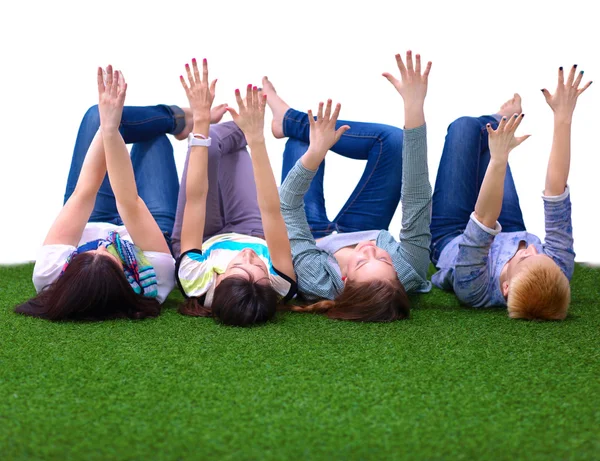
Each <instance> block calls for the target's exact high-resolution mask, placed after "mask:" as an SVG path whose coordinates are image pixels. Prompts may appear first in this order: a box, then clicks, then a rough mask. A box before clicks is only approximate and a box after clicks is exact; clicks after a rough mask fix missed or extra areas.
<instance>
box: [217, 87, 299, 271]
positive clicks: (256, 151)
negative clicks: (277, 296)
mask: <svg viewBox="0 0 600 461" xmlns="http://www.w3.org/2000/svg"><path fill="white" fill-rule="evenodd" d="M235 98H236V101H237V104H238V108H239V113H238V112H236V111H235V110H234V109H233V108H231V107H230V108H228V109H227V110H228V111H229V113H230V114H231V117H232V118H233V121H234V122H235V123H236V125H238V126H239V127H240V129H241V130H242V131H243V132H244V136H245V137H246V141H247V142H248V147H250V152H251V157H252V169H253V172H254V182H255V183H256V195H257V199H258V207H259V210H260V217H261V220H262V225H263V231H264V233H265V240H266V242H267V247H268V248H269V254H270V256H271V261H272V262H273V266H275V267H276V268H277V269H278V270H279V271H281V272H282V273H284V274H285V275H287V276H288V277H290V278H291V279H293V280H296V275H295V272H294V266H293V264H292V251H291V248H290V241H289V238H288V235H287V229H286V227H285V221H284V220H283V216H282V215H281V210H280V208H279V193H278V191H277V183H276V182H275V176H274V175H273V169H272V168H271V163H270V162H269V156H268V154H267V147H266V144H265V136H264V121H265V105H266V99H267V96H266V95H259V92H258V88H257V87H252V85H248V87H247V89H246V100H245V101H244V100H242V97H241V95H240V91H239V90H236V91H235Z"/></svg>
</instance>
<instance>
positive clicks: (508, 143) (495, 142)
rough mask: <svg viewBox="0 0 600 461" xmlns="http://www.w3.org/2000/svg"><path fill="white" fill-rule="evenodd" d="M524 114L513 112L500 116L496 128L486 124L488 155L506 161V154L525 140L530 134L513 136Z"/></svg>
mask: <svg viewBox="0 0 600 461" xmlns="http://www.w3.org/2000/svg"><path fill="white" fill-rule="evenodd" d="M524 116H525V114H514V115H511V116H510V117H502V120H501V121H500V123H499V125H498V128H496V129H495V130H494V129H492V126H491V125H490V124H489V123H488V124H487V125H486V128H487V132H488V135H489V146H490V156H491V158H492V159H493V160H499V161H502V162H508V154H509V153H510V151H511V150H513V149H514V148H515V147H517V146H518V145H520V144H521V143H522V142H523V141H525V140H526V139H527V138H528V137H529V136H530V135H525V136H521V137H518V138H517V137H515V131H516V130H517V128H518V127H519V125H520V124H521V121H522V120H523V117H524Z"/></svg>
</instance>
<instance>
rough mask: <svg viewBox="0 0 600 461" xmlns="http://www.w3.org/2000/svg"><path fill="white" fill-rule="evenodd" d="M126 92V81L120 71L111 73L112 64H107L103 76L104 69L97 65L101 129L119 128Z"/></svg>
mask: <svg viewBox="0 0 600 461" xmlns="http://www.w3.org/2000/svg"><path fill="white" fill-rule="evenodd" d="M105 79H106V81H105ZM126 92H127V83H125V79H124V78H123V74H122V73H121V72H119V71H118V70H116V71H114V73H113V68H112V66H111V65H108V67H107V68H106V76H104V71H103V70H102V68H101V67H98V112H99V113H100V127H101V128H102V130H118V129H119V125H120V123H121V116H122V115H123V104H125V94H126Z"/></svg>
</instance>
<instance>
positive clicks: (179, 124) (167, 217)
mask: <svg viewBox="0 0 600 461" xmlns="http://www.w3.org/2000/svg"><path fill="white" fill-rule="evenodd" d="M174 111H175V112H174ZM182 114H183V112H181V109H179V108H173V107H169V106H164V105H158V106H148V107H129V106H128V107H125V108H124V109H123V116H122V119H121V126H120V128H119V131H120V132H121V135H122V136H123V139H124V140H125V142H126V143H127V144H133V147H132V148H131V163H132V165H133V171H134V173H135V181H136V185H137V189H138V194H139V196H140V197H141V198H142V199H143V200H144V202H145V203H146V206H147V207H148V209H149V210H150V213H151V214H152V216H153V217H154V219H155V221H156V223H157V224H158V227H160V229H161V231H162V232H163V234H164V235H165V239H166V240H167V242H168V243H169V244H170V236H171V231H172V229H173V224H174V222H175V210H176V208H177V194H178V193H179V176H178V174H177V167H176V166H175V159H174V157H173V146H172V145H171V142H170V141H169V139H168V138H167V136H166V133H171V134H177V133H178V132H180V131H181V130H182V129H183V127H184V126H185V121H184V119H183V118H182ZM99 127H100V115H99V113H98V106H92V107H90V109H88V111H87V112H86V114H85V115H84V117H83V120H82V121H81V125H80V127H79V133H78V134H77V140H76V142H75V149H74V150H73V158H72V160H71V169H70V171H69V176H68V179H67V188H66V191H65V199H64V202H65V203H66V201H67V200H68V199H69V197H70V196H71V194H72V193H73V191H74V190H75V186H76V184H77V180H78V179H79V174H80V172H81V167H82V165H83V161H84V159H85V156H86V154H87V151H88V149H89V147H90V144H91V143H92V140H93V139H94V136H95V134H96V132H97V131H98V128H99ZM89 222H108V223H112V224H116V225H122V224H123V221H122V220H121V217H120V216H119V212H118V211H117V203H116V201H115V196H114V194H113V191H112V188H111V187H110V182H109V180H108V175H106V176H105V177H104V181H103V182H102V185H101V186H100V190H99V191H98V195H97V196H96V203H95V205H94V210H93V211H92V214H91V216H90V219H89Z"/></svg>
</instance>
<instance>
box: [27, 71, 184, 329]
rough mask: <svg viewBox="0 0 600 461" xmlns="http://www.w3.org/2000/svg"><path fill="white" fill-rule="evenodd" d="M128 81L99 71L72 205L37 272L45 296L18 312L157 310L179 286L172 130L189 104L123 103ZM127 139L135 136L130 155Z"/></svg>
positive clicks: (71, 183) (77, 152)
mask: <svg viewBox="0 0 600 461" xmlns="http://www.w3.org/2000/svg"><path fill="white" fill-rule="evenodd" d="M126 89H127V85H126V84H125V81H124V79H123V76H122V74H121V73H120V72H118V71H115V72H114V73H113V71H112V68H111V66H108V68H107V72H106V81H104V79H103V70H102V69H98V93H99V103H98V106H94V107H92V108H91V109H89V110H88V112H87V113H86V114H85V117H84V118H83V121H82V123H81V127H80V129H79V133H78V135H77V141H76V143H75V149H74V152H73V159H72V162H71V170H70V172H69V177H68V180H67V188H66V193H65V203H64V206H63V208H62V210H61V211H60V213H59V215H58V217H57V218H56V221H55V222H54V224H53V225H52V227H51V228H50V231H49V232H48V235H47V236H46V239H45V240H44V244H43V246H42V248H41V249H40V251H39V253H38V256H37V260H36V264H35V267H34V270H33V283H34V286H35V289H36V291H37V292H38V295H37V296H36V297H35V298H33V299H30V300H29V301H27V302H26V303H24V304H22V305H20V306H18V307H17V308H16V309H15V310H16V312H19V313H21V314H27V315H31V316H35V317H41V318H45V319H49V320H65V319H81V320H103V319H109V318H117V317H128V318H133V319H142V318H145V317H156V316H157V315H158V314H159V313H160V303H162V302H163V301H164V300H165V298H166V297H167V295H168V294H169V292H170V291H171V290H172V288H173V287H174V285H175V277H174V268H175V260H174V258H173V256H172V255H171V253H170V250H169V246H168V244H167V242H168V239H169V234H170V232H171V229H172V227H173V222H174V218H175V208H176V205H177V191H178V187H179V181H178V177H177V170H176V167H175V160H174V158H173V149H172V146H171V143H170V141H169V140H168V138H167V136H166V133H170V134H173V135H181V134H182V132H183V131H184V130H185V129H186V128H185V117H184V112H183V110H182V109H180V108H178V107H176V106H170V107H169V106H152V107H127V108H125V110H124V109H123V103H124V101H125V93H126ZM125 143H133V147H132V149H131V157H130V156H129V152H128V151H127V147H126V145H125ZM107 170H108V176H107ZM109 180H110V182H109Z"/></svg>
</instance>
